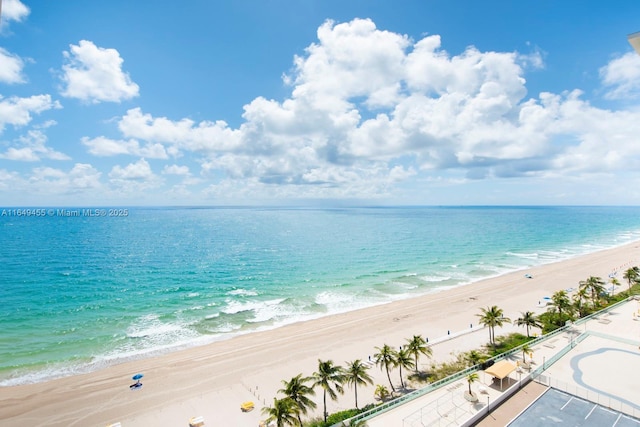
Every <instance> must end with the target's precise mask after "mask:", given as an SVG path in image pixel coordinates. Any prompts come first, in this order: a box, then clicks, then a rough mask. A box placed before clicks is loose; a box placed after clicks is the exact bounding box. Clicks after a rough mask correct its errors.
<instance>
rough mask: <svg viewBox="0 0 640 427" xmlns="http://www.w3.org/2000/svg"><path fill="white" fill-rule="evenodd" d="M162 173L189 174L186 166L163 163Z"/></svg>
mask: <svg viewBox="0 0 640 427" xmlns="http://www.w3.org/2000/svg"><path fill="white" fill-rule="evenodd" d="M162 173H163V174H165V175H181V176H190V175H191V172H190V171H189V167H188V166H179V165H171V166H169V165H165V166H164V169H162Z"/></svg>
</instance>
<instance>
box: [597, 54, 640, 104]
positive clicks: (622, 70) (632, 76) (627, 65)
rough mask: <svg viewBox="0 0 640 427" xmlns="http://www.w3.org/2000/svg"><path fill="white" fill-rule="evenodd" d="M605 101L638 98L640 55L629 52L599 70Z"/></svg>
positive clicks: (639, 91)
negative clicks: (605, 90) (604, 90)
mask: <svg viewBox="0 0 640 427" xmlns="http://www.w3.org/2000/svg"><path fill="white" fill-rule="evenodd" d="M600 78H601V79H602V83H603V85H604V86H605V87H606V89H607V92H606V94H605V97H606V98H607V99H638V98H640V55H638V54H637V53H635V52H629V53H627V54H625V55H623V56H621V57H620V58H616V59H614V60H612V61H611V62H609V63H608V64H607V65H606V66H604V67H602V68H601V69H600Z"/></svg>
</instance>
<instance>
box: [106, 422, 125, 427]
mask: <svg viewBox="0 0 640 427" xmlns="http://www.w3.org/2000/svg"><path fill="white" fill-rule="evenodd" d="M107 427H122V424H120V423H113V424H109V425H107Z"/></svg>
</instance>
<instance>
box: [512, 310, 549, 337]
mask: <svg viewBox="0 0 640 427" xmlns="http://www.w3.org/2000/svg"><path fill="white" fill-rule="evenodd" d="M520 314H521V315H522V317H518V318H517V319H516V321H515V324H516V325H518V326H526V327H527V337H530V335H529V328H542V324H541V323H540V322H539V321H538V318H537V317H536V315H535V313H534V312H533V311H525V312H524V313H523V312H520Z"/></svg>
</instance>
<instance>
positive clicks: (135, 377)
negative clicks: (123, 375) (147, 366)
mask: <svg viewBox="0 0 640 427" xmlns="http://www.w3.org/2000/svg"><path fill="white" fill-rule="evenodd" d="M142 377H144V375H142V374H135V375H134V376H133V377H131V379H133V380H139V379H140V378H142Z"/></svg>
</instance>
